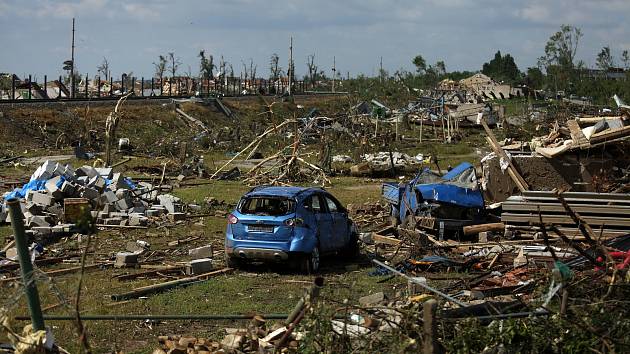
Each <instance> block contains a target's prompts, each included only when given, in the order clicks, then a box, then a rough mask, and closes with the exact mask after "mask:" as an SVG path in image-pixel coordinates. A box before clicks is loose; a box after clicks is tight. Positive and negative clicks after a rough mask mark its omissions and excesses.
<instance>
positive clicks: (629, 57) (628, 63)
mask: <svg viewBox="0 0 630 354" xmlns="http://www.w3.org/2000/svg"><path fill="white" fill-rule="evenodd" d="M621 61H622V62H623V68H624V69H626V70H628V69H630V54H628V50H627V49H626V50H624V51H623V52H621Z"/></svg>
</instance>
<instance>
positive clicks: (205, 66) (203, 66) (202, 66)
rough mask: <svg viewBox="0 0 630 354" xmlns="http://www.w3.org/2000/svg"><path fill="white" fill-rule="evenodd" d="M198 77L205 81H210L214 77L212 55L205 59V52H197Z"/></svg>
mask: <svg viewBox="0 0 630 354" xmlns="http://www.w3.org/2000/svg"><path fill="white" fill-rule="evenodd" d="M198 56H199V75H200V76H201V77H202V78H204V79H206V80H210V79H212V77H213V76H214V68H215V66H214V58H213V57H212V55H209V56H207V57H206V51H205V50H201V51H199V55H198Z"/></svg>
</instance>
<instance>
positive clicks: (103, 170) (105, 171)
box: [95, 167, 113, 179]
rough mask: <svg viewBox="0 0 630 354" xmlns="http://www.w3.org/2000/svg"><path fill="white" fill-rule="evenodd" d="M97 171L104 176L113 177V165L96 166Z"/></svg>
mask: <svg viewBox="0 0 630 354" xmlns="http://www.w3.org/2000/svg"><path fill="white" fill-rule="evenodd" d="M95 170H96V173H98V174H99V176H101V177H103V178H107V179H111V178H112V171H113V170H112V168H111V167H101V168H95Z"/></svg>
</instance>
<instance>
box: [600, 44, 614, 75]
mask: <svg viewBox="0 0 630 354" xmlns="http://www.w3.org/2000/svg"><path fill="white" fill-rule="evenodd" d="M596 62H597V67H598V68H600V69H602V70H608V69H610V68H612V67H613V66H614V65H615V64H614V60H613V57H612V54H611V52H610V47H604V48H602V50H601V52H599V54H597V60H596Z"/></svg>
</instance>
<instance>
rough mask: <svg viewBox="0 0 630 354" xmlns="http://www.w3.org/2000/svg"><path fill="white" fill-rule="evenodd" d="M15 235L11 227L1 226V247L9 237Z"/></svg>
mask: <svg viewBox="0 0 630 354" xmlns="http://www.w3.org/2000/svg"><path fill="white" fill-rule="evenodd" d="M10 235H13V229H12V228H11V225H3V226H0V245H4V243H5V240H6V238H7V236H10Z"/></svg>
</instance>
